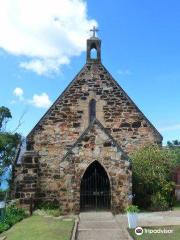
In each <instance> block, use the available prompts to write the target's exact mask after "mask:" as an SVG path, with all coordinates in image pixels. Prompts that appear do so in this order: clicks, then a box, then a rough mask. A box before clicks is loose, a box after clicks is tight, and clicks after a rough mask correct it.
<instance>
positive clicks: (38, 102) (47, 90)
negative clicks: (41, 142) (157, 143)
mask: <svg viewBox="0 0 180 240" xmlns="http://www.w3.org/2000/svg"><path fill="white" fill-rule="evenodd" d="M34 1H35V0H32V1H27V0H24V1H16V0H15V1H12V0H7V2H6V3H3V5H4V6H3V7H1V10H0V16H1V17H0V33H1V38H0V76H1V78H0V79H1V91H0V105H4V106H6V107H8V108H10V110H11V112H12V115H13V119H12V121H11V122H10V123H9V125H8V128H9V130H14V129H15V127H16V126H17V124H18V120H19V118H20V116H21V114H22V112H23V111H24V110H25V109H28V110H27V113H26V114H25V116H24V118H23V122H24V123H23V124H22V125H21V127H20V128H19V132H21V133H22V134H23V135H24V136H26V135H27V134H28V132H29V131H30V130H31V129H32V128H33V127H34V125H35V124H36V123H37V122H38V120H39V119H40V118H41V117H42V115H43V114H44V113H45V112H46V111H47V109H48V107H49V106H50V104H51V103H53V102H54V101H55V100H56V98H57V97H58V96H59V95H60V94H61V93H62V91H63V90H64V89H65V87H66V86H67V85H68V84H69V83H70V81H72V79H73V78H74V77H75V75H76V74H77V73H78V72H79V70H80V69H81V68H82V67H83V65H84V64H85V61H86V52H85V47H86V39H87V37H88V36H90V35H89V33H88V30H89V29H90V28H91V27H93V25H98V28H99V33H98V36H99V37H100V38H101V39H102V63H103V64H104V66H105V67H106V68H107V69H108V70H109V72H110V73H111V74H112V76H113V77H114V78H115V79H116V81H117V82H118V83H119V84H120V85H121V86H122V88H123V89H124V90H125V91H126V92H127V94H128V95H129V96H130V97H131V99H132V100H133V101H134V102H135V103H136V104H137V106H138V107H139V108H140V109H141V111H142V112H143V113H144V114H145V115H146V117H147V118H148V119H149V120H150V121H151V122H152V123H153V124H154V126H155V127H156V128H157V129H158V130H159V131H160V133H161V134H162V135H163V137H164V144H165V143H166V142H167V141H168V140H174V139H180V137H179V136H180V107H179V103H180V44H179V43H180V21H179V19H180V11H179V9H180V1H178V0H174V1H170V0H169V1H166V0H156V1H155V0H151V1H142V0H141V1H140V0H131V1H125V0H124V1H122V0H116V1H111V3H110V1H102V0H98V1H95V0H89V1H87V2H86V4H85V2H84V1H80V0H75V1H71V0H64V1H62V0H58V1H57V0H51V1H50V0H47V1H46V2H47V3H46V5H45V6H44V5H43V1H42V0H39V5H38V4H34ZM12 2H13V4H12ZM27 2H28V6H27V5H26V4H25V3H27ZM18 4H19V5H18ZM42 6H43V8H42ZM17 9H18V11H17ZM47 10H48V11H47ZM1 11H3V16H2V12H1ZM52 19H53V20H52ZM15 89H16V90H15Z"/></svg>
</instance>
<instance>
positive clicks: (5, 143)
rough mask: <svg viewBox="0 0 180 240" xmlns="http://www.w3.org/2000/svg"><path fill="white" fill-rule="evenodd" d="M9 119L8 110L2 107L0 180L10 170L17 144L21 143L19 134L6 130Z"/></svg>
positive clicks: (0, 113)
mask: <svg viewBox="0 0 180 240" xmlns="http://www.w3.org/2000/svg"><path fill="white" fill-rule="evenodd" d="M11 118H12V115H11V112H10V110H9V109H8V108H6V107H4V106H2V107H0V179H1V178H2V176H3V174H4V173H5V172H6V171H7V170H8V169H10V168H11V166H12V163H13V160H14V157H15V153H16V149H17V147H18V144H19V143H20V142H21V141H22V136H21V135H20V134H19V133H14V132H10V131H7V130H6V126H7V123H8V121H9V120H10V119H11Z"/></svg>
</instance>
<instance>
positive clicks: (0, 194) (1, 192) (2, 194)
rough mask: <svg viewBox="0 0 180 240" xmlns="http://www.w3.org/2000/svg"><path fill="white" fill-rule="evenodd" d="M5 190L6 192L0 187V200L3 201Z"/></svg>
mask: <svg viewBox="0 0 180 240" xmlns="http://www.w3.org/2000/svg"><path fill="white" fill-rule="evenodd" d="M6 192H7V190H2V189H0V202H1V201H4V199H5V197H6Z"/></svg>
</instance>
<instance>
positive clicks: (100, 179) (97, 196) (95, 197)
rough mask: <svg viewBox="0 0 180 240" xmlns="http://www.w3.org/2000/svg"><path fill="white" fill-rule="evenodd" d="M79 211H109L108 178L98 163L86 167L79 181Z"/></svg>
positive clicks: (109, 193) (109, 189)
mask: <svg viewBox="0 0 180 240" xmlns="http://www.w3.org/2000/svg"><path fill="white" fill-rule="evenodd" d="M80 209H81V211H84V210H85V211H87V210H96V211H100V210H110V209H111V188H110V181H109V177H108V175H107V173H106V171H105V169H104V167H103V166H102V165H101V164H100V163H99V162H98V161H94V162H92V163H91V164H90V165H89V166H88V168H87V169H86V171H85V173H84V175H83V177H82V179H81V186H80Z"/></svg>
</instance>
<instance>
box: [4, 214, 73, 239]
mask: <svg viewBox="0 0 180 240" xmlns="http://www.w3.org/2000/svg"><path fill="white" fill-rule="evenodd" d="M73 224H74V220H72V221H63V220H62V219H54V218H52V217H43V216H39V215H33V216H32V217H29V218H27V219H24V220H23V221H22V222H19V223H17V224H16V225H15V226H13V227H12V228H11V229H10V230H8V231H7V232H4V233H2V234H0V237H2V236H7V238H8V240H24V239H25V240H47V239H48V240H69V239H70V236H71V230H72V227H73Z"/></svg>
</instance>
